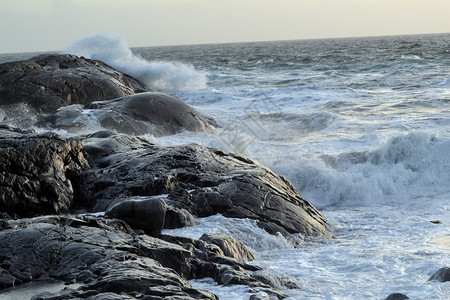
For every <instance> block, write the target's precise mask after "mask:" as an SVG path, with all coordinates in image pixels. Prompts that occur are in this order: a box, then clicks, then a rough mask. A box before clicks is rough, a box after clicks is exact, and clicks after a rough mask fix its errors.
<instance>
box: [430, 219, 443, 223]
mask: <svg viewBox="0 0 450 300" xmlns="http://www.w3.org/2000/svg"><path fill="white" fill-rule="evenodd" d="M430 222H431V223H433V224H444V223H443V222H442V221H441V220H432V221H430Z"/></svg>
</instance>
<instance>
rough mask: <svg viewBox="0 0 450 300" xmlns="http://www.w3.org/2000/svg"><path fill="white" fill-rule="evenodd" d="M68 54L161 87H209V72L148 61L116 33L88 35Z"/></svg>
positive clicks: (70, 49)
mask: <svg viewBox="0 0 450 300" xmlns="http://www.w3.org/2000/svg"><path fill="white" fill-rule="evenodd" d="M64 52H65V53H70V54H75V55H78V56H84V57H87V58H91V59H96V60H101V61H103V62H105V63H106V64H108V65H110V66H112V67H114V68H116V69H117V70H119V71H121V72H124V73H126V74H130V75H132V76H134V77H136V78H138V79H139V80H141V81H143V82H144V83H146V84H147V86H148V87H149V88H151V89H158V90H193V89H202V88H205V87H206V83H207V76H206V73H204V72H201V71H197V70H196V69H195V68H194V67H193V66H192V65H187V64H183V63H180V62H167V61H147V60H145V59H143V58H141V57H139V56H136V55H134V54H133V53H132V51H131V50H130V48H129V47H128V45H127V43H126V41H125V39H124V38H123V37H121V36H117V35H112V34H97V35H93V36H89V37H85V38H83V39H81V40H79V41H77V42H75V43H74V44H72V45H70V46H69V47H68V48H66V49H65V50H64Z"/></svg>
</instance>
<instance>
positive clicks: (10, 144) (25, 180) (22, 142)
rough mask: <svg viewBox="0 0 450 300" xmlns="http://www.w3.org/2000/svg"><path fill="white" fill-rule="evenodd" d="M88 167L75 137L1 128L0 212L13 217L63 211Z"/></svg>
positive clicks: (65, 209)
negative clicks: (82, 173) (68, 137)
mask: <svg viewBox="0 0 450 300" xmlns="http://www.w3.org/2000/svg"><path fill="white" fill-rule="evenodd" d="M88 167H89V164H88V161H87V159H86V156H85V152H84V151H83V148H82V144H81V142H80V141H78V140H75V139H67V138H63V137H61V136H58V135H55V134H52V133H46V134H28V133H24V131H17V130H10V129H8V128H4V127H3V128H0V211H1V212H3V213H8V214H14V215H16V216H35V215H40V214H52V213H63V212H66V211H68V209H69V207H70V206H71V205H72V203H73V200H74V197H75V194H76V192H77V190H76V186H77V183H78V179H79V177H80V175H81V172H82V171H83V170H85V169H87V168H88ZM74 185H75V189H74V187H73V186H74Z"/></svg>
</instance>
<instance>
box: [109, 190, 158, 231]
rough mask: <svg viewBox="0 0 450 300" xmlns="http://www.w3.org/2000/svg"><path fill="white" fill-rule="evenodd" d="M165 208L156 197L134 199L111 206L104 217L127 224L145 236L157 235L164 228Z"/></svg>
mask: <svg viewBox="0 0 450 300" xmlns="http://www.w3.org/2000/svg"><path fill="white" fill-rule="evenodd" d="M166 210H167V206H166V203H165V202H164V200H162V199H161V198H158V197H145V198H134V199H127V200H124V201H121V202H119V203H117V204H113V205H112V206H111V207H109V208H108V210H107V211H106V213H105V214H106V215H107V216H110V217H112V218H117V219H121V220H123V221H125V222H127V223H128V224H129V225H130V226H131V227H132V228H138V229H142V230H144V231H145V232H146V233H147V234H152V235H154V234H159V233H161V230H162V229H163V227H164V220H165V218H166Z"/></svg>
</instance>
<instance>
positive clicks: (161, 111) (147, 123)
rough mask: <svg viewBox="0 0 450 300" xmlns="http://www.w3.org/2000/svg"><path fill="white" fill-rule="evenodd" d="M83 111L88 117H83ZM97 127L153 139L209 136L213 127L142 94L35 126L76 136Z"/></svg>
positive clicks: (61, 113) (74, 109)
mask: <svg viewBox="0 0 450 300" xmlns="http://www.w3.org/2000/svg"><path fill="white" fill-rule="evenodd" d="M86 110H88V111H89V113H86ZM93 122H96V123H98V126H99V127H103V128H106V129H109V130H112V131H115V132H119V133H125V134H132V135H142V134H152V135H154V136H165V135H171V134H175V133H178V132H181V131H183V130H187V131H193V132H209V131H211V130H212V129H213V128H214V127H213V126H212V125H210V124H209V122H208V120H206V119H205V118H204V117H203V116H202V115H201V114H200V113H199V112H197V111H196V110H194V109H193V108H192V107H190V106H189V105H187V104H185V103H184V102H182V101H181V100H178V99H176V98H174V97H171V96H168V95H164V94H162V93H156V92H143V93H140V94H136V95H131V96H127V97H121V98H117V99H113V100H107V101H96V102H92V103H90V104H87V105H85V106H84V110H83V107H82V106H81V105H70V106H66V107H62V108H60V109H58V110H57V111H56V112H55V113H53V114H48V115H44V116H41V117H40V118H39V120H38V121H37V125H38V126H40V127H44V128H59V129H63V130H66V131H69V132H72V133H78V132H80V131H83V130H86V129H87V128H88V127H92V125H93V124H92V123H93Z"/></svg>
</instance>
